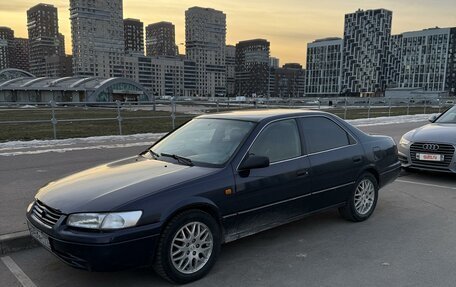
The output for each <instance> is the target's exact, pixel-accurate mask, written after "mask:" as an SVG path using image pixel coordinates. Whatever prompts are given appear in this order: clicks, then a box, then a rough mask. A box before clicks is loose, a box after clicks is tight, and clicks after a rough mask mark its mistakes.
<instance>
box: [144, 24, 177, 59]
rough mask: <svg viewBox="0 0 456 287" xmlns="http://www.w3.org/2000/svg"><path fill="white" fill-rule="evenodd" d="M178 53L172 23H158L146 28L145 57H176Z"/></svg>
mask: <svg viewBox="0 0 456 287" xmlns="http://www.w3.org/2000/svg"><path fill="white" fill-rule="evenodd" d="M178 53H179V51H178V48H177V46H176V31H175V27H174V24H173V23H170V22H158V23H154V24H150V25H148V26H147V27H146V54H147V56H177V55H178Z"/></svg>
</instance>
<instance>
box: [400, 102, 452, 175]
mask: <svg viewBox="0 0 456 287" xmlns="http://www.w3.org/2000/svg"><path fill="white" fill-rule="evenodd" d="M429 121H430V122H431V123H430V124H427V125H425V126H422V127H420V128H417V129H414V130H411V131H409V132H407V133H406V134H404V135H403V136H402V138H401V141H400V142H399V148H398V149H399V159H400V161H401V162H402V166H403V167H404V168H406V169H421V170H431V171H441V172H453V173H455V172H456V156H455V147H456V106H454V107H452V108H451V109H449V110H447V111H446V112H444V113H442V114H440V115H433V116H431V117H430V118H429Z"/></svg>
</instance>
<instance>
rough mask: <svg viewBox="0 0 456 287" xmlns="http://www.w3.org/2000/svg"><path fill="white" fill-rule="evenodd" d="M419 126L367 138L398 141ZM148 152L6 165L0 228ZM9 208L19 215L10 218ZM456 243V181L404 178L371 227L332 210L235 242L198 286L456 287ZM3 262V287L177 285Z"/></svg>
mask: <svg viewBox="0 0 456 287" xmlns="http://www.w3.org/2000/svg"><path fill="white" fill-rule="evenodd" d="M421 124H422V123H407V124H399V125H394V126H392V125H390V126H374V127H369V128H363V130H365V131H367V132H370V133H374V134H387V135H390V136H392V137H394V138H395V139H396V141H397V140H398V139H399V137H400V136H401V135H402V134H403V133H404V132H406V131H407V130H409V129H412V128H414V127H416V126H419V125H421ZM142 149H143V147H141V146H137V147H131V148H124V149H109V150H86V151H75V152H66V153H52V154H50V153H44V154H37V155H26V156H25V155H24V156H14V157H4V158H0V161H1V165H0V182H2V186H1V187H0V192H2V193H1V194H2V198H3V194H8V195H9V194H10V193H11V192H7V193H4V192H5V191H7V190H8V191H14V193H13V194H12V195H11V198H8V200H1V201H0V211H1V212H2V216H1V217H0V224H1V228H2V229H1V230H5V229H4V227H8V226H9V227H14V226H17V225H18V224H17V222H16V223H12V221H22V220H23V210H24V209H25V206H24V203H21V202H25V200H24V199H27V202H28V201H31V200H32V198H33V194H34V190H36V188H38V187H39V186H40V185H42V184H44V183H45V182H47V181H48V180H51V179H53V178H58V177H60V176H62V175H64V174H66V173H70V172H73V171H76V170H80V169H83V168H86V167H89V166H92V165H95V164H98V163H102V162H107V161H110V160H113V159H116V158H121V157H124V156H128V155H132V154H135V153H136V152H138V151H141V150H142ZM50 155H52V156H50ZM9 196H10V195H9ZM9 199H10V200H9ZM5 209H6V211H8V212H10V213H11V214H12V215H11V216H3V215H4V214H5V213H4V212H5ZM17 209H20V210H19V212H17ZM454 242H456V177H455V176H454V175H441V174H435V173H424V172H420V173H403V174H402V176H401V177H400V178H399V179H398V180H397V181H396V182H395V183H393V184H391V185H388V186H386V187H385V188H384V189H382V190H381V192H380V199H379V202H378V205H377V209H376V211H375V213H374V214H373V216H372V217H371V218H370V219H369V220H368V221H366V222H362V223H356V224H355V223H350V222H346V221H344V220H342V219H341V218H339V216H338V214H337V212H336V211H329V212H325V213H322V214H319V215H315V216H312V217H308V218H305V219H303V220H300V221H297V222H294V223H291V224H287V225H284V226H281V227H278V228H275V229H272V230H269V231H266V232H263V233H260V234H257V235H253V236H250V237H247V238H244V239H241V240H238V241H235V242H232V243H230V244H227V245H225V246H223V247H222V253H221V256H220V258H219V261H218V262H217V264H216V266H215V267H214V269H213V270H212V272H211V273H210V274H209V275H208V276H207V277H205V278H203V279H202V280H200V281H198V282H196V283H194V284H191V286H237V287H238V286H455V284H456V272H454V270H456V259H455V258H456V248H454ZM10 259H12V260H10ZM2 261H4V262H3V263H2V262H0V286H16V285H17V286H22V285H20V283H19V281H18V280H17V279H16V276H14V275H13V272H16V275H17V274H19V275H18V276H19V278H21V280H25V281H23V282H25V283H24V284H25V285H24V286H33V285H30V284H35V285H36V286H169V284H168V283H167V282H165V281H163V280H162V279H160V278H159V277H158V276H156V275H155V274H154V273H153V272H152V271H151V270H150V269H148V268H143V269H136V270H128V271H123V272H116V273H89V272H85V271H80V270H75V269H73V268H70V267H67V266H66V265H65V264H63V263H61V262H60V261H59V260H58V259H56V258H55V257H54V256H53V255H51V254H49V253H48V252H47V251H45V250H44V249H42V248H35V249H31V250H26V251H21V252H17V253H13V254H10V255H8V257H6V258H5V257H4V258H2ZM8 262H9V264H10V265H8V266H9V268H7V264H5V263H8ZM11 262H13V266H11ZM21 272H23V273H21ZM24 275H25V276H24ZM24 278H25V279H24ZM26 284H29V285H26Z"/></svg>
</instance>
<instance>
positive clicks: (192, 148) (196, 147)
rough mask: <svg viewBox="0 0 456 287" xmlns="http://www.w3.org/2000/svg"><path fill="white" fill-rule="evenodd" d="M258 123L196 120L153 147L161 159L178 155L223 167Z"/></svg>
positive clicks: (195, 161)
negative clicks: (164, 156) (163, 156)
mask: <svg viewBox="0 0 456 287" xmlns="http://www.w3.org/2000/svg"><path fill="white" fill-rule="evenodd" d="M254 125H255V123H252V122H246V121H239V120H223V119H193V120H191V121H190V122H188V123H187V124H185V125H184V126H182V127H180V128H179V129H177V130H176V131H175V132H173V133H172V134H170V135H169V136H167V137H166V138H165V139H163V140H162V141H160V142H159V143H157V144H156V145H155V146H153V147H152V149H151V152H152V153H153V154H155V155H158V156H159V158H160V159H162V158H161V157H162V154H164V155H175V156H179V157H185V158H187V159H190V160H191V161H192V162H193V163H195V164H198V163H203V164H211V165H222V164H224V163H225V162H226V161H228V159H229V158H230V157H231V156H232V155H233V153H234V152H235V150H236V149H237V148H238V146H239V145H240V143H241V142H242V141H243V140H244V139H245V138H246V136H247V135H248V134H249V133H250V131H251V130H252V128H253V126H254Z"/></svg>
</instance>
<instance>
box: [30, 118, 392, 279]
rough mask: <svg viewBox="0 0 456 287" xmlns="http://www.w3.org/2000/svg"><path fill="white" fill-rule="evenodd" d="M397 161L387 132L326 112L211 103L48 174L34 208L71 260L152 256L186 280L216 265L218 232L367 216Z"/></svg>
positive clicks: (38, 228) (157, 265) (143, 261)
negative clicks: (91, 162)
mask: <svg viewBox="0 0 456 287" xmlns="http://www.w3.org/2000/svg"><path fill="white" fill-rule="evenodd" d="M400 167H401V164H400V162H399V161H398V157H397V148H396V145H395V143H394V141H393V140H392V139H391V138H389V137H385V136H371V135H367V134H365V133H363V132H361V131H360V130H358V129H356V128H354V127H353V126H351V125H349V124H348V123H346V122H345V121H343V120H341V119H340V118H338V117H336V116H334V115H331V114H328V113H324V112H317V111H304V110H262V111H258V110H256V111H239V112H229V113H220V114H212V115H204V116H199V117H197V118H195V119H193V120H191V121H190V122H188V123H186V124H185V125H183V126H182V127H180V128H179V129H177V130H175V131H174V132H172V133H170V134H168V135H167V136H165V137H164V138H162V139H161V140H160V141H158V142H157V143H155V144H154V145H153V146H152V147H151V148H149V149H148V150H146V151H145V152H144V153H142V154H140V155H139V156H134V157H130V158H126V159H122V160H119V161H116V162H112V163H109V164H106V165H101V166H98V167H95V168H92V169H89V170H86V171H82V172H79V173H76V174H73V175H70V176H68V177H66V178H63V179H60V180H57V181H53V182H51V183H49V184H48V185H46V186H45V187H43V188H41V189H40V190H39V192H38V194H37V195H36V198H35V201H34V202H33V203H31V204H30V206H29V207H28V210H27V219H28V223H29V228H30V232H31V234H32V236H33V237H35V238H36V239H37V240H38V241H39V242H40V243H41V244H42V245H43V246H44V247H45V248H47V249H48V250H49V251H50V252H52V253H53V254H55V255H56V256H57V257H59V258H60V259H62V260H63V261H64V262H66V263H68V264H69V265H71V266H74V267H77V268H82V269H87V270H93V271H99V270H113V269H118V268H125V267H131V266H138V265H152V266H153V267H154V269H155V270H156V272H157V273H158V274H160V275H161V276H163V277H164V278H166V279H167V280H169V281H171V282H175V283H187V282H190V281H193V280H197V279H199V278H201V277H203V276H204V275H205V274H207V273H208V272H209V270H210V269H211V267H212V266H213V265H214V264H215V261H216V260H217V257H218V255H219V251H220V245H221V244H222V243H226V242H229V241H233V240H236V239H239V238H242V237H244V236H248V235H251V234H254V233H257V232H260V231H263V230H266V229H269V228H272V227H274V226H278V225H281V224H284V223H287V222H290V221H294V220H298V219H300V218H302V217H303V216H306V215H308V214H311V213H314V212H316V211H321V210H325V209H328V208H338V209H339V211H340V214H341V215H342V216H343V217H344V218H346V219H348V220H351V221H355V222H357V221H363V220H366V219H367V218H369V216H371V214H372V213H373V211H374V209H375V206H376V203H377V199H378V190H379V188H381V187H383V186H385V185H386V184H388V183H390V182H392V181H394V180H395V179H396V178H397V176H398V174H399V172H400Z"/></svg>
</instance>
